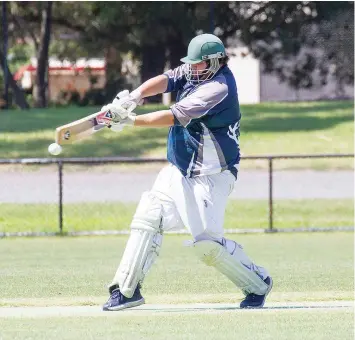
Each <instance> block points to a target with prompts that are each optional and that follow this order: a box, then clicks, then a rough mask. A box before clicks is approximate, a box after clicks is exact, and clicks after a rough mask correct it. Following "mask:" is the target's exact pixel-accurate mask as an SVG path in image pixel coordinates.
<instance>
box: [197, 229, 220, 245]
mask: <svg viewBox="0 0 355 340" xmlns="http://www.w3.org/2000/svg"><path fill="white" fill-rule="evenodd" d="M199 241H214V242H217V243H220V244H221V242H222V237H216V235H214V234H213V233H210V232H209V231H208V230H205V231H204V232H203V233H201V234H198V235H195V236H194V242H199Z"/></svg>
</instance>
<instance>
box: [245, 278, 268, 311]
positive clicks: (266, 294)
mask: <svg viewBox="0 0 355 340" xmlns="http://www.w3.org/2000/svg"><path fill="white" fill-rule="evenodd" d="M273 284H274V282H273V281H272V277H270V284H269V288H268V289H267V291H266V293H265V295H264V300H263V303H262V304H261V305H259V306H255V307H254V306H250V307H241V309H258V308H263V307H264V305H265V301H266V297H267V296H268V294H269V293H270V291H271V289H272V286H273Z"/></svg>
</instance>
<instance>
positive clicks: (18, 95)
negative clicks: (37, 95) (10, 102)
mask: <svg viewBox="0 0 355 340" xmlns="http://www.w3.org/2000/svg"><path fill="white" fill-rule="evenodd" d="M0 60H5V55H4V53H3V52H2V50H1V49H0ZM1 68H2V70H3V73H4V74H5V73H7V75H8V80H9V85H10V87H11V89H12V91H13V93H14V97H15V103H16V104H17V105H18V106H19V107H20V108H21V109H29V108H30V106H29V105H28V103H27V101H26V97H25V94H24V93H23V91H22V89H20V87H19V86H18V85H17V83H16V81H15V80H14V77H13V75H12V73H11V71H10V69H9V67H8V65H7V63H6V66H5V65H4V63H1Z"/></svg>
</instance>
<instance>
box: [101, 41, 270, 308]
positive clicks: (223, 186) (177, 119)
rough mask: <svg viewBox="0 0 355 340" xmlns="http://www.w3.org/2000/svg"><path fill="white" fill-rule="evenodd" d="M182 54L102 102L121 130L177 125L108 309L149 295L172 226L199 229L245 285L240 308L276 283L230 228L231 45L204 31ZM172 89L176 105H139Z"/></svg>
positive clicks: (135, 223) (214, 258) (260, 299)
mask: <svg viewBox="0 0 355 340" xmlns="http://www.w3.org/2000/svg"><path fill="white" fill-rule="evenodd" d="M181 61H182V62H183V64H182V65H181V66H179V67H177V68H175V69H173V70H169V71H167V72H165V73H164V74H161V75H158V76H156V77H154V78H151V79H149V80H147V81H146V82H144V83H143V84H142V85H141V86H139V87H138V88H137V89H136V90H134V91H133V92H131V93H130V94H127V95H126V96H123V97H122V96H121V97H120V98H117V99H115V100H114V101H113V103H111V104H108V105H106V106H104V108H103V109H102V110H103V111H110V113H111V114H110V115H108V118H107V121H105V123H106V124H107V125H108V126H109V127H110V128H111V129H112V130H114V131H120V130H122V128H124V127H125V126H133V127H139V126H145V127H164V126H166V127H169V134H168V145H167V159H168V161H169V165H167V166H166V167H164V168H163V169H162V170H161V171H160V173H159V174H158V177H157V179H156V181H155V183H154V185H153V187H152V189H151V190H150V191H148V192H144V193H143V194H142V197H141V200H140V202H139V204H138V206H137V210H136V212H135V215H134V217H133V220H132V223H131V226H130V229H131V231H130V236H129V239H128V241H127V245H126V248H125V250H124V253H123V256H122V259H121V262H120V264H119V266H118V269H117V272H116V274H115V276H114V278H113V280H112V283H111V284H110V286H109V293H110V297H109V299H108V301H107V302H106V303H105V304H104V306H103V310H105V311H118V310H122V309H125V308H129V307H134V306H139V305H141V304H143V303H144V298H143V297H142V295H141V287H142V283H143V280H144V277H145V276H146V274H147V273H148V271H149V269H150V268H151V266H152V265H153V263H154V261H155V260H156V258H157V256H158V255H159V252H160V247H161V244H162V239H163V233H164V231H167V230H176V229H180V228H183V227H186V228H187V229H188V230H189V232H190V233H191V235H192V237H193V244H192V247H193V251H194V252H195V254H196V256H197V257H198V258H199V259H200V260H201V261H203V262H204V263H205V264H206V265H208V266H211V267H215V269H216V270H217V271H219V272H220V273H222V274H223V275H225V276H226V277H227V278H228V279H229V280H231V281H232V282H233V283H234V284H235V285H236V286H237V287H238V288H239V289H240V290H241V291H242V292H243V293H244V295H245V298H244V300H243V301H242V302H241V304H240V308H261V307H263V305H264V303H265V299H266V296H267V294H268V293H269V292H270V290H271V288H272V279H271V277H270V275H269V273H268V272H267V270H266V269H264V268H263V267H261V266H258V265H256V264H255V263H254V262H252V261H251V259H250V258H249V257H248V256H247V255H246V253H245V252H244V250H243V247H242V246H241V245H240V244H238V243H236V242H234V241H232V240H229V239H227V238H225V237H224V233H223V220H224V214H225V208H226V203H227V198H228V196H229V194H230V193H231V191H232V190H233V187H234V184H235V181H236V179H237V176H238V169H239V161H240V151H239V127H240V119H241V113H240V109H239V101H238V93H237V87H236V82H235V79H234V76H233V74H232V72H231V71H230V69H229V68H228V66H227V61H228V57H227V55H226V52H225V47H224V45H223V43H222V41H221V40H220V39H219V38H218V37H216V36H215V35H212V34H201V35H198V36H196V37H195V38H193V39H192V40H191V42H190V44H189V46H188V52H187V56H186V57H184V58H182V59H181ZM172 91H176V92H177V99H176V103H175V104H174V105H172V106H171V107H170V109H166V110H161V111H156V112H151V113H147V114H143V115H139V116H136V115H134V114H133V113H131V111H132V110H133V108H134V107H135V106H136V105H139V104H140V103H141V102H142V100H143V98H146V97H149V96H154V95H156V94H160V93H166V92H172ZM126 92H127V91H126ZM128 107H129V109H127V108H128Z"/></svg>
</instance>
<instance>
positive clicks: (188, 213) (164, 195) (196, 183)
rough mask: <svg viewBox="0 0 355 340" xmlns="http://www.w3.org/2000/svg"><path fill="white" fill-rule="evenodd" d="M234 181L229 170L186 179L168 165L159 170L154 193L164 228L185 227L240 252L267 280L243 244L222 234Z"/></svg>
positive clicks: (198, 236)
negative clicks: (247, 253) (161, 213)
mask: <svg viewBox="0 0 355 340" xmlns="http://www.w3.org/2000/svg"><path fill="white" fill-rule="evenodd" d="M235 181H236V178H235V177H234V175H233V174H232V173H231V172H230V171H223V172H221V173H218V174H214V175H206V176H199V177H193V178H187V177H184V176H183V175H182V174H181V172H180V171H179V169H178V168H177V167H176V166H174V165H172V164H169V165H168V166H166V167H164V168H163V169H162V170H161V171H160V172H159V174H158V177H157V179H156V181H155V183H154V185H153V188H152V190H151V192H152V193H154V194H155V195H156V196H157V197H158V198H159V199H160V200H161V203H162V206H163V223H162V224H163V226H162V228H163V230H164V231H168V230H170V231H171V230H179V229H182V228H184V227H186V228H187V229H188V230H189V231H190V233H191V235H192V237H193V239H194V241H201V240H208V239H209V240H213V241H217V242H219V243H221V244H223V245H225V247H226V248H227V250H228V251H229V252H230V253H231V254H232V253H233V252H234V253H235V252H236V251H237V253H236V254H237V257H238V259H239V260H240V261H241V262H242V263H244V264H247V265H248V267H249V268H250V269H251V270H252V271H255V272H257V273H258V275H259V276H261V278H262V279H263V280H264V279H265V278H266V277H268V276H269V274H268V272H267V270H266V269H265V268H263V267H261V266H257V265H256V264H255V263H253V262H252V261H251V260H250V259H249V257H248V256H247V255H246V253H245V252H244V250H243V247H242V246H241V245H240V244H238V243H236V242H234V241H231V240H228V239H225V238H224V237H223V234H224V229H223V223H224V214H225V208H226V204H227V199H228V196H229V194H230V193H231V192H232V190H233V188H234V184H235ZM236 247H237V248H236Z"/></svg>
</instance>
